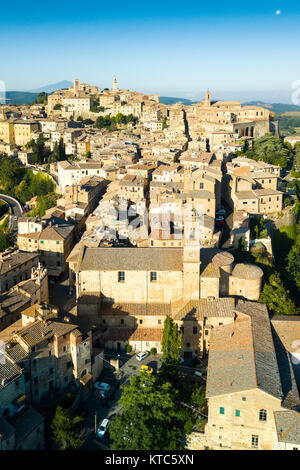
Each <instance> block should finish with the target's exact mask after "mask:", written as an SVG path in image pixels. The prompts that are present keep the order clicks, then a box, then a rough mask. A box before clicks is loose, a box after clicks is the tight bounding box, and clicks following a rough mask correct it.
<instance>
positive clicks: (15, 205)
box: [0, 194, 23, 236]
mask: <svg viewBox="0 0 300 470" xmlns="http://www.w3.org/2000/svg"><path fill="white" fill-rule="evenodd" d="M0 199H1V200H2V201H5V202H7V204H8V205H9V207H10V208H11V212H12V216H13V219H12V224H11V230H10V231H11V234H12V235H13V236H14V235H17V233H18V221H17V220H15V219H14V217H21V216H22V215H23V210H22V207H21V205H20V203H19V201H17V200H16V199H14V198H13V197H10V196H6V194H0Z"/></svg>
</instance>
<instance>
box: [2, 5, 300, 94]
mask: <svg viewBox="0 0 300 470" xmlns="http://www.w3.org/2000/svg"><path fill="white" fill-rule="evenodd" d="M277 10H279V11H280V12H281V13H280V14H276V11H277ZM299 26H300V3H299V2H298V1H297V2H296V1H289V0H285V1H284V2H283V0H275V2H274V1H264V0H262V1H257V0H252V1H251V2H244V3H243V4H242V2H230V3H229V2H223V1H222V2H221V1H213V0H211V1H210V2H208V1H205V2H203V1H201V0H198V1H190V0H187V1H186V2H184V1H182V0H181V1H180V2H179V1H177V0H172V1H171V0H164V1H161V0H159V1H158V0H151V1H145V0H144V1H143V0H140V1H136V0H131V1H128V2H124V1H119V0H115V1H114V2H112V1H111V2H108V1H106V2H101V1H95V0H91V1H88V2H82V1H81V2H78V3H77V2H76V1H73V2H66V1H64V0H61V1H56V0H53V1H51V2H50V1H48V0H45V1H43V2H37V1H36V0H34V1H31V2H29V3H28V2H24V1H22V2H21V1H18V0H16V1H15V2H14V3H7V2H6V4H5V5H2V6H1V17H0V44H1V65H2V67H1V72H2V76H0V79H1V80H3V81H4V82H5V83H6V89H7V90H28V89H31V88H37V87H40V86H42V85H46V84H49V83H54V82H58V81H60V80H72V79H73V78H75V77H76V78H79V79H80V80H81V81H86V82H89V83H92V84H95V85H98V86H100V87H105V86H111V83H112V77H113V75H117V77H118V80H119V86H120V87H121V88H126V89H137V90H139V91H144V92H158V93H160V94H161V95H168V96H182V97H188V98H195V97H200V96H202V94H203V91H205V90H206V89H207V88H209V89H210V90H212V92H213V94H214V95H217V96H220V97H221V96H222V97H224V96H226V97H227V95H228V96H233V97H237V96H238V97H241V98H244V99H247V98H248V97H249V98H254V97H258V98H260V99H261V98H262V97H263V96H261V94H263V95H264V96H266V98H267V97H268V94H269V95H274V94H275V95H276V94H277V96H278V98H280V97H283V96H285V98H284V100H285V101H288V100H289V96H290V95H291V84H292V82H293V81H295V80H300V61H299V52H300V47H299V46H300V27H299ZM248 95H249V96H248ZM281 101H283V98H282V99H281Z"/></svg>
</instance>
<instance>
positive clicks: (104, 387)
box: [94, 382, 110, 392]
mask: <svg viewBox="0 0 300 470" xmlns="http://www.w3.org/2000/svg"><path fill="white" fill-rule="evenodd" d="M94 388H96V389H97V390H103V391H105V392H108V391H109V390H110V385H108V384H107V383H105V382H95V384H94Z"/></svg>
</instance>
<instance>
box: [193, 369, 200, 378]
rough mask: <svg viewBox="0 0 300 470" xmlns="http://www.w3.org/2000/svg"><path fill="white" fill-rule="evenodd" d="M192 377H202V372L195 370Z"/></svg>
mask: <svg viewBox="0 0 300 470" xmlns="http://www.w3.org/2000/svg"><path fill="white" fill-rule="evenodd" d="M194 375H196V377H202V372H200V370H195V371H194Z"/></svg>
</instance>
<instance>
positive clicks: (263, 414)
mask: <svg viewBox="0 0 300 470" xmlns="http://www.w3.org/2000/svg"><path fill="white" fill-rule="evenodd" d="M259 421H267V410H264V409H261V410H259Z"/></svg>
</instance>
